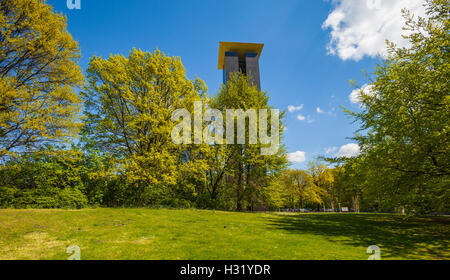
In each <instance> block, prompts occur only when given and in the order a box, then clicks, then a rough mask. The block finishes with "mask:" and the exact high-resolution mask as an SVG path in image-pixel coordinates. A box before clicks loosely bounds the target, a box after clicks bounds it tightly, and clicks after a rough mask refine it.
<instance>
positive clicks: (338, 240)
mask: <svg viewBox="0 0 450 280" xmlns="http://www.w3.org/2000/svg"><path fill="white" fill-rule="evenodd" d="M449 240H450V219H449V218H443V217H441V218H409V219H405V217H403V216H399V215H376V214H360V215H358V214H343V215H338V214H300V215H281V214H263V213H258V214H251V213H231V212H219V211H196V210H147V209H87V210H78V211H68V210H0V259H44V260H46V259H56V260H64V259H67V258H68V257H69V254H66V248H67V247H68V246H70V245H77V246H79V247H80V248H81V258H82V259H84V260H89V259H113V260H129V259H139V260H142V259H144V260H158V259H164V260H167V259H169V260H177V259H181V260H199V259H200V260H222V259H224V260H241V259H244V260H247V259H251V260H273V259H275V260H285V259H286V260H287V259H290V260H291V259H294V260H303V259H313V260H316V259H319V260H334V259H343V260H346V259H352V260H365V259H367V258H368V255H367V254H366V249H367V247H369V246H371V245H377V246H379V247H380V248H381V253H382V258H383V259H450V251H449V247H448V245H449Z"/></svg>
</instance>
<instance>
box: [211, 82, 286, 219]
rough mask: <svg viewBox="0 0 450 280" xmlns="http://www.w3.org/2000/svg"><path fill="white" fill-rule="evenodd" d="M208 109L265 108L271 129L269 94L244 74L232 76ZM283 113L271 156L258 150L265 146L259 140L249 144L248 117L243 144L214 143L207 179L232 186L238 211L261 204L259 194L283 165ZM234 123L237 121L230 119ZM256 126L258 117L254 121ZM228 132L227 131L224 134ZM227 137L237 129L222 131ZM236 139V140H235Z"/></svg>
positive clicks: (277, 174)
mask: <svg viewBox="0 0 450 280" xmlns="http://www.w3.org/2000/svg"><path fill="white" fill-rule="evenodd" d="M211 107H212V108H215V109H219V110H221V111H222V112H225V110H227V109H233V110H238V109H241V110H242V111H243V112H247V111H248V110H255V111H256V112H259V110H260V109H266V110H267V111H269V114H268V121H267V123H268V124H269V125H268V129H269V131H270V133H272V131H271V125H270V124H271V114H270V111H271V109H273V108H272V107H271V106H270V105H269V97H268V96H267V94H266V93H265V92H262V91H260V90H258V88H257V87H256V86H254V85H252V84H251V83H250V82H249V79H248V77H247V76H245V75H243V74H235V75H232V77H231V80H230V81H228V82H227V85H226V86H225V85H224V86H223V87H222V88H221V91H220V93H219V94H218V95H217V96H216V97H215V98H214V99H213V102H212V104H211ZM282 118H283V113H282V114H281V117H280V123H279V127H280V135H279V136H280V145H279V146H277V147H276V148H279V149H277V150H276V151H275V153H274V154H273V155H263V154H262V152H261V150H262V149H263V148H267V146H268V145H263V144H264V143H262V142H261V141H260V139H259V140H257V143H255V144H251V143H250V137H249V135H250V132H249V118H246V120H245V123H246V128H245V129H246V130H245V132H246V133H245V143H246V144H229V145H225V146H223V145H216V146H215V147H214V148H215V149H216V153H215V155H216V158H214V159H213V161H214V163H215V164H214V165H213V167H212V168H211V169H210V171H209V172H210V174H209V176H210V178H212V181H211V182H212V186H213V187H214V186H215V187H216V188H217V187H218V186H220V185H222V186H224V187H226V188H227V189H232V192H233V193H234V195H232V197H233V198H234V201H235V203H236V205H235V207H234V208H235V209H237V210H238V211H242V210H244V209H249V210H253V209H254V208H255V206H261V205H264V201H263V197H264V195H265V193H266V192H265V191H264V190H265V188H267V187H269V185H270V183H271V180H272V179H273V177H274V176H275V177H276V176H279V174H280V173H281V171H283V170H284V169H285V168H286V165H287V158H286V152H285V149H284V146H283V145H282V144H281V143H282V141H281V138H282V133H283V125H282ZM224 119H225V120H226V116H225V117H224ZM234 122H235V126H236V123H237V120H234ZM257 122H258V127H259V126H260V122H259V119H258V120H257ZM227 133H228V134H227ZM225 137H228V138H230V137H231V138H233V139H235V140H236V139H237V131H236V129H235V131H233V134H231V132H229V131H226V136H225ZM235 142H237V141H235Z"/></svg>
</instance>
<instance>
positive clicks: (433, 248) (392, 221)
mask: <svg viewBox="0 0 450 280" xmlns="http://www.w3.org/2000/svg"><path fill="white" fill-rule="evenodd" d="M269 225H270V226H271V227H275V228H278V229H281V230H285V231H288V232H290V233H292V234H315V235H321V236H326V237H327V238H329V240H331V241H336V242H339V243H341V244H345V245H350V246H363V247H369V246H371V245H377V246H379V247H380V248H381V250H382V256H383V257H384V258H394V259H403V258H405V259H450V251H449V243H450V218H446V217H440V218H409V219H406V218H405V217H404V216H400V215H385V214H299V215H293V216H283V215H279V216H277V217H273V218H271V219H270V222H269Z"/></svg>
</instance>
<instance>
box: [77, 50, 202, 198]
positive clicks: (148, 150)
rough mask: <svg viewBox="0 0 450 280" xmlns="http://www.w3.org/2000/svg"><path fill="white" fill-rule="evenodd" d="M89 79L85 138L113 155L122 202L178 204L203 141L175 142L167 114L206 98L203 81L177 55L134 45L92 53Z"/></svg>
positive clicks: (198, 169)
mask: <svg viewBox="0 0 450 280" xmlns="http://www.w3.org/2000/svg"><path fill="white" fill-rule="evenodd" d="M88 80H89V86H88V87H87V88H86V91H85V93H84V97H85V99H86V112H85V114H86V116H87V119H86V126H85V128H84V131H83V142H84V143H85V146H86V147H94V148H95V149H96V150H99V151H101V153H103V154H108V155H110V156H111V157H113V158H115V160H116V162H115V167H116V170H117V172H116V173H117V176H118V180H119V181H118V182H120V183H114V184H113V187H112V188H113V190H114V192H117V195H120V196H126V199H125V200H126V201H127V202H125V201H123V200H121V201H122V202H121V203H127V204H128V203H130V204H132V205H134V206H148V205H157V204H159V203H167V201H168V200H169V201H170V200H173V201H175V202H174V203H175V204H180V202H179V201H178V200H179V199H180V198H179V197H177V196H176V194H177V193H178V192H180V187H181V188H182V190H181V192H189V190H186V189H185V188H190V186H189V185H188V184H180V181H181V180H183V177H184V176H187V175H188V174H200V173H202V170H204V169H205V168H206V166H205V164H204V160H203V159H202V157H201V155H202V153H203V151H202V149H204V148H205V147H185V146H182V145H176V144H174V143H173V142H172V139H171V132H172V129H173V127H174V125H175V124H174V122H173V121H172V120H171V117H172V113H173V112H174V111H175V110H177V109H190V110H191V109H193V104H194V102H195V101H201V100H205V98H206V96H205V92H206V91H207V88H206V86H205V84H204V82H203V81H201V80H199V79H196V80H189V79H188V78H187V77H186V70H185V69H184V67H183V65H182V63H181V60H180V59H179V58H176V57H168V56H165V55H164V53H162V52H160V51H159V50H156V51H155V52H153V53H150V52H143V51H141V50H136V49H134V50H133V51H131V52H130V54H129V56H128V57H124V56H122V55H115V56H111V57H109V58H108V59H103V58H101V57H93V58H91V61H90V63H89V68H88ZM187 156H189V158H188V160H186V157H187ZM124 184H125V185H124ZM119 186H121V187H119ZM191 192H192V188H191ZM110 201H111V203H119V202H118V201H115V202H113V201H114V200H110ZM181 204H184V203H181Z"/></svg>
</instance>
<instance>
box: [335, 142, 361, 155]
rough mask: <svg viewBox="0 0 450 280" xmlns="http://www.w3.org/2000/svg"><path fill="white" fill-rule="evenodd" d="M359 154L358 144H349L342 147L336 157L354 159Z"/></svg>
mask: <svg viewBox="0 0 450 280" xmlns="http://www.w3.org/2000/svg"><path fill="white" fill-rule="evenodd" d="M360 153H361V148H360V147H359V145H358V144H355V143H351V144H347V145H344V146H342V147H341V148H340V149H339V152H338V153H337V156H338V157H348V158H350V157H356V156H358V155H359V154H360Z"/></svg>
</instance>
